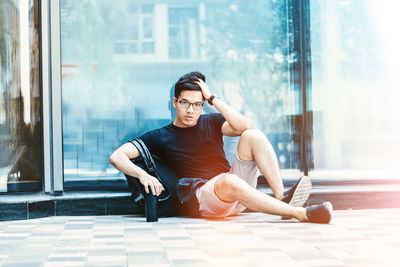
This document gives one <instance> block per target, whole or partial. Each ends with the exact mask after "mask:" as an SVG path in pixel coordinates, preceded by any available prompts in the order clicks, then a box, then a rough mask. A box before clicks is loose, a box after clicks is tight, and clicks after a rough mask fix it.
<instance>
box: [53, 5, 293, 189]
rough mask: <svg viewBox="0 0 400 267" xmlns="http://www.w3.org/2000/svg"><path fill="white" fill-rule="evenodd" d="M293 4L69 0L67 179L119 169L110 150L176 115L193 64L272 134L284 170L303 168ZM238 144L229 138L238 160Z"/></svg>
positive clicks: (65, 24) (64, 20) (64, 22)
mask: <svg viewBox="0 0 400 267" xmlns="http://www.w3.org/2000/svg"><path fill="white" fill-rule="evenodd" d="M286 2H287V1H283V0H281V1H275V2H272V1H269V0H268V1H267V0H260V1H255V3H254V4H252V5H248V3H246V2H245V1H226V2H222V3H220V2H219V3H218V4H213V3H212V2H208V3H207V4H204V2H203V1H191V2H190V4H188V3H185V4H182V5H180V4H178V3H177V2H176V1H159V3H157V2H153V3H154V4H153V5H136V6H135V8H133V7H132V6H131V3H132V1H129V0H118V1H115V2H114V3H115V4H113V5H110V4H109V2H108V1H100V0H96V1H94V0H93V1H90V0H88V1H85V2H84V3H83V2H82V1H80V0H62V1H61V7H62V8H61V32H62V73H63V80H62V88H63V96H62V97H63V134H64V167H65V170H64V174H65V181H67V182H68V181H74V180H82V179H99V178H107V177H111V178H115V177H117V176H119V175H120V174H118V173H117V171H116V170H115V168H113V167H112V166H111V165H109V163H108V157H109V155H110V154H111V153H112V151H114V150H115V149H116V148H117V147H119V146H120V145H121V144H122V143H124V142H126V141H127V140H129V139H131V138H133V137H135V136H137V135H139V134H140V133H142V132H143V131H145V130H148V129H153V128H155V127H160V126H164V125H165V124H167V123H169V122H171V121H172V120H173V119H174V117H173V116H174V115H173V114H174V112H173V110H171V109H170V107H169V101H170V97H171V96H170V88H172V87H173V83H174V82H175V81H176V80H177V79H178V78H179V77H180V76H181V75H183V74H184V73H187V72H189V71H193V70H199V71H201V72H203V73H204V74H205V75H206V77H207V82H208V84H209V85H210V87H211V88H212V90H213V91H214V92H215V93H216V94H218V95H219V96H220V97H221V98H222V99H224V100H225V101H227V102H228V103H230V104H231V105H232V106H234V107H235V108H236V109H237V110H239V111H240V112H242V113H244V114H246V116H248V117H249V118H250V119H251V120H252V121H253V125H254V127H258V128H260V129H261V130H263V131H264V132H265V133H267V135H268V136H269V138H270V140H271V142H272V144H273V146H274V147H275V150H276V151H277V153H278V158H279V161H280V164H281V167H282V168H287V169H292V168H297V165H296V160H295V156H294V155H295V153H296V152H295V150H296V148H295V147H296V144H295V143H294V142H293V136H294V132H293V127H292V121H291V118H292V117H293V116H294V115H296V114H297V106H296V102H295V97H294V93H293V91H292V86H291V84H290V82H289V64H290V62H289V58H290V57H289V52H288V50H289V48H288V39H290V38H291V37H289V36H290V35H288V28H290V25H288V23H289V24H290V23H291V22H288V20H287V14H286V12H287V7H286ZM136 18H138V19H137V20H136ZM129 20H131V23H132V25H136V27H137V29H138V30H137V31H138V38H137V39H135V38H133V37H132V34H131V32H132V31H130V30H128V28H129V27H131V26H129V27H128V26H127V21H129ZM136 21H139V22H138V23H137V22H136ZM132 27H133V26H132ZM212 111H213V110H212V108H210V106H207V105H206V106H205V112H212ZM236 144H237V139H228V138H227V140H226V147H227V153H228V159H231V158H232V157H233V155H232V151H234V150H235V145H236Z"/></svg>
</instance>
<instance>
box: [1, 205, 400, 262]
mask: <svg viewBox="0 0 400 267" xmlns="http://www.w3.org/2000/svg"><path fill="white" fill-rule="evenodd" d="M150 264H152V266H381V267H383V266H400V209H376V210H341V211H334V219H333V221H332V222H331V224H329V225H320V224H308V223H298V222H296V221H294V220H288V221H282V220H280V219H279V217H278V216H272V215H265V214H260V213H243V214H241V215H239V216H234V217H230V218H227V219H224V220H204V219H191V218H175V217H173V218H160V220H159V222H156V223H146V222H145V219H144V218H142V217H137V216H132V215H129V216H128V215H127V216H68V217H67V216H60V217H47V218H41V219H31V220H18V221H5V222H0V265H1V266H142V265H144V266H149V265H150Z"/></svg>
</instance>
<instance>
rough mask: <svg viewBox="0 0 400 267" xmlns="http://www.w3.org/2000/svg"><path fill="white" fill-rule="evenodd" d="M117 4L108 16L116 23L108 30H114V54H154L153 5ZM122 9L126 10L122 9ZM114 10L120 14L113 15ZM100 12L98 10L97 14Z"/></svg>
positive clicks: (124, 2) (123, 2)
mask: <svg viewBox="0 0 400 267" xmlns="http://www.w3.org/2000/svg"><path fill="white" fill-rule="evenodd" d="M66 2H69V1H66ZM117 3H119V4H120V5H119V6H118V8H114V9H113V10H112V11H111V16H109V19H111V17H113V19H115V20H114V22H115V21H116V22H117V23H114V27H110V28H109V29H108V30H109V31H111V29H112V28H113V29H114V30H115V40H114V50H115V51H114V52H115V53H117V54H154V53H155V50H154V36H153V27H154V25H153V24H154V23H153V15H154V10H153V5H142V6H140V5H132V4H131V3H130V2H127V1H120V2H117ZM104 4H105V3H104ZM94 6H96V5H94ZM124 7H127V9H123V8H124ZM98 9H103V6H98ZM116 10H119V11H120V12H119V13H117V12H115V13H114V12H113V11H116ZM102 11H103V10H102ZM102 11H100V10H99V12H102ZM66 12H68V9H66ZM67 20H68V19H67ZM149 43H151V45H149Z"/></svg>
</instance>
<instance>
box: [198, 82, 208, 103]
mask: <svg viewBox="0 0 400 267" xmlns="http://www.w3.org/2000/svg"><path fill="white" fill-rule="evenodd" d="M197 84H198V85H199V86H200V88H201V92H202V93H203V96H204V98H205V99H206V100H208V99H209V98H210V97H211V95H212V93H211V90H210V88H208V85H207V84H206V83H205V82H204V81H203V80H201V79H198V81H197Z"/></svg>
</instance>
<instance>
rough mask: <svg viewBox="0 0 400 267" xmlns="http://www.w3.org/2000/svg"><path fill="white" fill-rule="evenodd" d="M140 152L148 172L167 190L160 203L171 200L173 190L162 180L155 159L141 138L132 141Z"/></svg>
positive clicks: (160, 198)
mask: <svg viewBox="0 0 400 267" xmlns="http://www.w3.org/2000/svg"><path fill="white" fill-rule="evenodd" d="M130 142H131V143H132V144H133V145H134V146H135V147H136V148H137V149H138V150H139V152H140V154H141V156H142V158H143V161H144V164H145V165H146V168H147V171H148V173H149V174H150V175H152V176H154V177H156V178H157V179H158V180H159V181H160V183H161V184H162V185H163V187H164V189H165V190H167V194H166V195H164V196H163V197H161V195H160V197H158V200H159V201H164V200H166V199H169V198H170V197H171V190H170V188H168V186H167V185H166V184H165V183H163V181H162V178H160V176H159V175H158V173H157V169H156V164H155V163H154V160H153V157H152V156H151V153H150V151H149V149H148V148H147V146H146V144H145V143H144V142H143V140H142V139H140V138H135V139H133V140H132V141H130Z"/></svg>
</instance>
